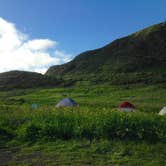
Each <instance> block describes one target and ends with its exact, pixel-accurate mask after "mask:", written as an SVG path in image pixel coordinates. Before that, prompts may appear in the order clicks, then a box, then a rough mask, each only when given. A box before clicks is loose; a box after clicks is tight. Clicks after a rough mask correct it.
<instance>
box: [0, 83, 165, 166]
mask: <svg viewBox="0 0 166 166" xmlns="http://www.w3.org/2000/svg"><path fill="white" fill-rule="evenodd" d="M64 97H71V98H73V99H75V100H76V101H77V102H78V103H79V105H80V107H78V108H73V109H72V108H66V109H56V108H55V104H56V103H57V102H58V101H59V100H60V99H62V98H64ZM121 101H131V102H132V103H134V104H135V105H136V107H137V109H138V112H137V113H127V114H125V113H120V112H118V111H117V110H116V109H115V108H116V107H117V105H118V104H119V103H120V102H121ZM32 103H38V104H39V108H37V109H32V108H31V104H32ZM165 103H166V87H165V86H164V85H163V84H162V85H154V86H148V87H142V86H130V87H127V88H126V87H118V86H89V87H77V88H76V87H75V88H57V89H35V90H33V89H31V90H26V91H23V90H13V91H7V92H0V115H1V116H0V152H1V153H0V161H1V165H7V164H8V165H48V164H50V165H58V164H59V165H73V164H74V165H155V166H156V165H165V164H166V163H165V155H166V145H165V141H166V126H165V125H166V123H165V122H166V117H161V116H158V115H157V113H158V112H159V110H160V109H161V108H162V107H163V106H164V105H165Z"/></svg>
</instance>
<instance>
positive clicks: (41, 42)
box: [26, 39, 57, 50]
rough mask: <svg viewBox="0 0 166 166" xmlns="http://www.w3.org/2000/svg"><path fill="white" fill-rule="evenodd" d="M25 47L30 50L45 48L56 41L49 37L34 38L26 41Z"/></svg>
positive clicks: (50, 46)
mask: <svg viewBox="0 0 166 166" xmlns="http://www.w3.org/2000/svg"><path fill="white" fill-rule="evenodd" d="M26 45H27V47H28V48H29V49H32V50H47V49H48V48H52V47H53V46H55V45H57V42H56V41H52V40H50V39H34V40H31V41H28V42H27V43H26Z"/></svg>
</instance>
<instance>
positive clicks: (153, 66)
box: [46, 22, 166, 84]
mask: <svg viewBox="0 0 166 166" xmlns="http://www.w3.org/2000/svg"><path fill="white" fill-rule="evenodd" d="M165 66H166V23H165V22H163V23H160V24H156V25H153V26H150V27H148V28H146V29H143V30H141V31H139V32H136V33H134V34H131V35H129V36H127V37H124V38H121V39H117V40H115V41H113V42H112V43H110V44H108V45H106V46H104V47H102V48H99V49H96V50H91V51H87V52H84V53H81V54H80V55H78V56H77V57H76V58H75V59H74V60H72V61H71V62H69V63H66V64H63V65H59V66H52V67H51V68H49V69H48V71H47V72H46V75H49V76H61V77H63V78H66V79H68V78H70V79H73V80H91V81H97V82H103V81H109V82H111V83H115V84H117V83H118V84H119V83H137V82H146V83H152V82H165V81H166V79H165V78H166V68H165Z"/></svg>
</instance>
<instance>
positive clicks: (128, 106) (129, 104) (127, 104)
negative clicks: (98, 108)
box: [119, 101, 135, 109]
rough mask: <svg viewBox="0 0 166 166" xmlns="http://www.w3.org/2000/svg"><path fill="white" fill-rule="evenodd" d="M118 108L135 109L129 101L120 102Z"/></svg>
mask: <svg viewBox="0 0 166 166" xmlns="http://www.w3.org/2000/svg"><path fill="white" fill-rule="evenodd" d="M119 108H129V109H135V106H134V105H133V104H131V103H130V102H127V101H125V102H122V103H120V105H119Z"/></svg>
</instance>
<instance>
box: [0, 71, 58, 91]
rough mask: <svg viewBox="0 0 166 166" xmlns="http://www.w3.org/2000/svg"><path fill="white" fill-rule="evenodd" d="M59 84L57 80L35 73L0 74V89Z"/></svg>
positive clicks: (11, 72)
mask: <svg viewBox="0 0 166 166" xmlns="http://www.w3.org/2000/svg"><path fill="white" fill-rule="evenodd" d="M57 84H59V81H57V79H55V78H52V77H49V76H44V75H42V74H39V73H35V72H26V71H9V72H4V73H0V89H1V90H6V89H8V90H9V89H13V88H36V87H49V86H55V85H57Z"/></svg>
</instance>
